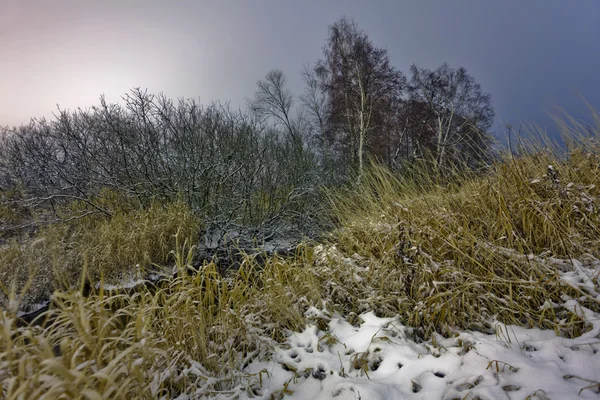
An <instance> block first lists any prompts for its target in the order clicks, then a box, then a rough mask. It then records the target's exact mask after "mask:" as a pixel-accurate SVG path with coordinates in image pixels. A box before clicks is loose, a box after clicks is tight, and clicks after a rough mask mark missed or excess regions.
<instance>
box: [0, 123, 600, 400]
mask: <svg viewBox="0 0 600 400" xmlns="http://www.w3.org/2000/svg"><path fill="white" fill-rule="evenodd" d="M598 133H600V132H598ZM572 138H573V140H574V143H573V144H572V146H571V150H570V153H569V155H568V157H564V156H563V155H560V156H559V155H556V154H555V153H554V152H552V151H549V150H544V149H543V148H542V147H544V146H541V147H540V146H538V149H537V151H536V152H535V153H534V154H533V155H529V156H524V157H520V158H513V157H507V158H506V159H505V160H503V161H502V162H499V163H498V164H497V165H494V166H493V168H492V169H491V171H489V172H488V173H486V174H484V175H475V174H463V175H460V176H458V177H455V178H454V179H453V180H452V182H451V183H448V182H447V181H441V180H439V179H438V178H437V177H436V176H435V175H434V174H430V173H422V172H420V173H419V172H418V171H415V172H414V173H413V174H412V175H411V177H410V178H404V179H399V178H397V177H396V176H394V175H392V174H391V173H389V172H388V171H386V170H385V169H383V168H378V167H374V168H373V169H372V170H371V171H370V172H369V173H368V174H367V175H366V176H365V177H364V179H363V180H362V182H361V184H360V185H359V186H358V187H354V188H353V189H352V191H351V192H345V193H340V192H337V193H331V194H330V198H331V201H332V210H333V214H334V216H335V218H336V219H337V220H338V222H339V223H340V229H339V230H338V231H336V232H334V233H332V235H331V238H330V240H329V243H325V244H321V245H305V246H301V247H300V248H299V249H298V252H297V255H296V256H295V257H292V258H290V259H280V258H277V257H274V258H272V259H269V260H268V261H267V263H266V265H264V266H259V265H258V264H257V263H255V262H254V260H253V259H252V258H250V257H248V258H247V259H246V260H245V262H244V263H243V264H242V267H241V268H240V270H239V271H238V273H237V274H236V275H234V276H231V277H228V278H226V279H225V278H222V277H221V276H220V275H219V274H218V273H217V271H216V268H215V266H214V265H212V264H209V265H207V266H205V267H204V268H203V270H202V271H201V272H200V273H198V274H196V275H191V276H190V275H188V274H185V273H181V274H178V277H177V278H175V279H173V280H171V281H169V282H167V283H165V284H164V285H163V286H161V287H160V288H142V289H140V290H139V291H137V292H136V293H134V294H131V295H124V294H123V295H116V296H115V295H112V296H111V295H109V294H108V293H105V292H104V291H103V290H100V291H99V292H98V293H92V294H91V295H90V296H88V297H83V296H81V295H80V294H79V293H78V292H76V291H66V292H55V294H54V296H53V299H54V304H53V307H52V309H51V310H50V311H49V312H48V313H47V314H46V315H45V316H43V317H52V318H54V319H55V323H54V324H53V325H52V326H50V327H47V328H42V327H40V326H31V327H24V328H17V327H16V326H15V313H16V306H17V302H16V301H13V302H11V303H10V307H8V308H7V309H4V310H2V315H1V317H0V318H1V320H0V329H1V330H0V371H2V372H1V373H0V382H1V383H0V384H1V385H2V387H1V389H0V390H1V391H3V394H4V395H5V396H6V397H7V398H18V397H19V396H24V397H25V398H36V397H38V396H39V395H40V394H41V393H49V394H50V395H49V397H59V396H61V395H63V396H68V397H77V396H78V395H81V396H82V397H85V396H87V397H88V398H100V397H99V396H103V397H105V398H106V397H110V398H124V399H125V398H127V399H130V398H155V397H157V396H159V395H165V396H168V397H176V396H177V395H178V394H179V393H183V392H186V393H193V392H196V393H202V394H205V395H210V394H215V393H216V392H217V391H219V392H223V393H225V394H227V393H230V394H233V393H236V391H239V390H248V391H252V390H253V389H255V388H257V387H258V386H260V382H261V378H262V374H258V375H255V376H251V377H250V376H246V375H245V374H244V373H243V372H242V371H243V369H244V367H245V366H246V365H247V364H248V362H249V360H251V359H256V358H260V357H268V356H269V350H270V349H271V347H272V344H273V343H274V341H281V340H282V339H283V338H285V337H286V335H287V334H288V333H289V331H290V330H299V329H302V328H303V327H304V326H305V324H306V323H307V322H314V323H316V324H317V326H319V327H320V328H321V329H326V327H327V325H326V322H327V320H328V318H329V317H330V316H331V315H333V313H334V312H337V313H341V314H342V315H344V316H345V317H346V318H348V320H349V321H351V322H355V323H356V322H359V318H358V315H359V314H361V313H362V312H364V311H367V310H374V311H375V312H376V313H377V314H378V315H380V316H396V315H400V316H401V318H402V320H403V323H405V324H406V325H409V326H412V327H413V328H415V333H416V334H417V335H418V336H420V337H422V338H424V339H426V338H428V337H429V336H430V335H431V334H432V333H433V332H434V331H437V332H439V333H442V334H444V335H447V336H449V335H452V334H453V333H455V332H456V330H457V329H479V330H482V331H488V330H492V329H493V322H494V321H500V322H504V323H510V324H518V325H522V326H539V327H543V328H551V329H555V330H556V332H557V333H558V334H561V335H564V336H577V335H579V334H581V333H582V332H584V331H585V330H586V329H587V328H588V327H587V325H586V321H585V319H584V317H583V316H582V313H581V312H580V310H578V308H577V307H576V308H574V309H567V308H565V307H564V306H563V305H564V302H565V298H566V297H565V296H567V297H570V298H574V299H577V300H578V302H579V304H580V305H581V306H583V307H587V308H590V309H593V310H595V311H596V312H598V311H600V304H599V301H598V298H597V297H596V296H597V293H596V292H597V291H598V287H599V284H600V282H599V274H596V275H595V277H594V278H593V284H594V285H593V286H594V289H592V288H590V287H589V285H588V286H587V288H586V287H584V286H578V285H576V284H572V283H571V284H569V283H567V282H565V281H564V280H561V279H560V275H559V271H561V270H569V269H572V268H575V267H576V266H577V265H580V264H578V263H584V264H588V265H591V266H593V267H594V268H596V269H595V270H596V271H597V270H598V268H597V265H596V266H594V263H596V259H597V257H598V256H599V254H598V248H600V246H599V243H598V240H599V239H598V238H599V237H600V235H598V229H599V227H600V224H599V222H600V221H599V220H598V219H599V218H600V210H599V208H598V207H600V205H599V201H598V196H599V195H600V151H599V150H600V145H599V143H598V141H597V139H596V138H591V139H589V138H588V139H581V138H578V139H577V140H575V139H574V138H575V136H572ZM575 142H577V143H575ZM550 165H551V166H552V168H549V166H550ZM442 182H444V183H443V184H442ZM155 218H158V217H156V216H152V217H150V216H148V219H146V221H148V222H150V221H154V220H155ZM170 220H172V219H170ZM115 221H117V222H115V224H116V226H120V227H121V228H120V229H118V231H119V232H126V231H127V229H125V226H126V225H127V224H129V222H127V223H124V222H123V223H119V222H118V221H119V220H118V219H117V220H115ZM105 223H106V224H107V225H106V226H105V229H104V230H102V229H100V230H99V231H101V232H105V233H106V235H109V236H110V233H111V232H112V230H111V228H110V224H111V223H112V222H111V221H107V222H105ZM144 226H145V225H144ZM152 226H153V228H148V229H147V230H143V229H142V227H141V226H131V231H132V232H134V231H138V230H140V229H142V231H144V232H146V234H144V235H142V236H143V237H153V234H152V232H156V233H158V232H164V231H163V230H162V228H163V227H164V225H163V224H162V223H160V224H154V225H152ZM169 226H173V229H172V230H171V231H170V232H171V235H172V236H169V238H170V239H168V240H167V238H166V237H165V236H163V239H161V240H159V243H164V246H162V247H161V249H162V250H161V254H162V255H163V256H164V254H165V252H164V250H166V248H167V247H168V246H171V247H174V248H175V249H176V251H175V252H174V253H173V256H174V261H175V262H176V264H177V266H178V268H179V269H180V270H181V271H182V272H183V271H184V270H185V269H187V268H188V267H189V265H190V263H191V254H192V253H191V249H190V248H189V247H188V246H186V245H185V244H184V243H182V242H183V240H182V238H183V237H185V236H182V234H180V235H174V232H173V230H175V231H176V230H177V224H176V223H175V224H173V225H169ZM117 236H118V235H117ZM98 237H102V236H101V235H91V236H86V237H85V240H84V241H83V242H82V243H86V242H87V241H92V242H93V240H94V238H98ZM115 240H117V239H114V240H113V239H110V240H108V239H107V240H106V242H104V241H103V242H102V243H115ZM118 241H121V242H119V243H136V244H135V245H132V246H131V247H130V249H131V250H134V249H136V252H135V253H129V252H125V253H122V254H121V255H117V259H116V260H111V262H110V263H108V264H102V262H103V261H102V260H103V259H102V258H93V257H92V258H91V259H92V260H94V265H96V264H98V265H113V264H114V263H116V264H117V265H121V267H120V268H122V266H123V265H129V264H131V263H134V262H138V261H137V260H139V259H140V258H139V257H142V258H141V259H142V260H143V259H144V256H143V254H145V252H144V251H143V250H144V249H148V250H149V249H151V248H152V247H153V244H152V243H155V242H154V241H144V240H141V239H135V241H132V238H131V237H128V236H126V235H124V236H118ZM90 246H91V245H89V246H88V248H89V247H90ZM106 246H108V245H106ZM106 246H105V245H101V246H99V247H95V246H91V247H92V248H94V249H97V250H95V251H94V253H95V254H98V255H101V254H106V255H108V254H115V253H113V252H112V251H103V250H102V249H109V248H111V247H110V246H109V247H106ZM132 254H136V257H134V258H135V259H134V258H131V259H129V258H128V257H130V256H131V255H132ZM121 257H124V258H121ZM159 259H160V257H159ZM89 260H90V258H89V256H88V262H89ZM159 261H160V260H159ZM74 265H77V264H74ZM90 268H97V267H93V266H92V264H91V263H90ZM58 353H59V354H60V356H57V355H56V354H58ZM265 373H267V372H265Z"/></svg>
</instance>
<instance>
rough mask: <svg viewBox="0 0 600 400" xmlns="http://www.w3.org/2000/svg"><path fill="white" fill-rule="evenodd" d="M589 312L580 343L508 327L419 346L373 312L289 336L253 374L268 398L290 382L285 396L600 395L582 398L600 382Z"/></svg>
mask: <svg viewBox="0 0 600 400" xmlns="http://www.w3.org/2000/svg"><path fill="white" fill-rule="evenodd" d="M586 316H587V318H588V321H590V322H591V323H592V324H593V329H592V330H591V331H589V332H587V333H586V334H584V335H582V336H581V337H579V338H576V339H566V338H561V337H557V336H556V335H555V333H554V332H553V331H549V330H540V329H525V328H521V327H517V326H506V327H504V326H502V327H499V328H498V332H499V333H498V334H497V335H488V334H483V333H479V332H463V333H461V334H460V335H459V336H458V337H453V338H443V337H441V336H438V338H436V343H434V342H433V341H429V342H425V343H419V342H418V341H416V340H414V338H413V337H412V335H411V332H412V330H411V329H410V328H407V327H405V326H403V325H402V324H400V323H399V322H398V321H395V320H393V319H390V318H378V317H376V316H375V315H374V314H373V313H366V314H363V315H361V319H362V321H364V322H363V323H362V324H361V325H360V326H359V327H354V326H352V325H351V324H349V323H348V322H346V321H345V320H343V319H340V318H334V319H332V320H331V321H330V322H329V329H328V332H323V331H319V330H318V329H317V327H316V326H314V325H311V326H308V327H307V328H306V329H305V330H304V331H303V332H297V333H293V334H291V335H290V336H289V338H288V340H287V342H286V343H284V344H282V345H280V346H279V347H278V348H277V351H276V352H275V355H274V356H273V360H272V361H254V362H252V363H251V364H250V366H249V367H248V371H247V372H249V373H258V372H259V371H261V370H266V371H268V372H269V376H268V377H267V378H265V377H263V386H262V391H261V396H260V398H269V397H270V396H271V395H276V394H277V393H281V391H282V389H283V388H284V387H285V388H286V389H287V392H286V393H287V395H286V396H285V398H286V399H288V398H289V399H369V400H378V399H381V400H383V399H442V398H444V399H445V398H465V397H467V398H476V397H477V396H479V397H480V398H515V399H516V398H525V397H527V396H532V397H531V398H540V399H541V398H553V399H554V398H556V399H566V398H582V399H597V398H598V394H597V388H596V389H594V388H590V389H585V390H583V391H582V392H581V394H580V395H578V393H579V391H580V390H581V389H583V388H585V387H587V386H590V385H592V384H594V383H599V382H600V368H599V367H600V340H598V339H599V338H600V319H599V315H598V314H595V313H592V312H591V311H589V310H586ZM247 396H248V394H247V393H245V394H242V396H241V398H249V397H247ZM535 396H537V397H535ZM544 396H546V397H544ZM255 398H256V397H255Z"/></svg>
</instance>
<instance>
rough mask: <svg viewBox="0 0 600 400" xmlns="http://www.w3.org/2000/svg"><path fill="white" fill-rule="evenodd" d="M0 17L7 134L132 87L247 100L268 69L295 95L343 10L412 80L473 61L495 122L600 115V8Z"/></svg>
mask: <svg viewBox="0 0 600 400" xmlns="http://www.w3.org/2000/svg"><path fill="white" fill-rule="evenodd" d="M0 9H1V12H0V125H5V124H9V125H13V124H19V123H22V122H26V121H27V120H28V119H29V118H30V117H33V116H43V115H49V114H50V113H51V112H52V111H53V110H54V109H55V105H56V104H57V103H58V104H60V105H61V107H63V108H75V107H78V106H81V107H82V108H83V107H87V106H90V105H92V104H96V103H97V99H98V96H99V95H100V94H102V93H105V94H106V95H107V98H108V99H109V100H114V101H117V100H118V99H119V97H120V96H121V95H122V94H123V93H125V92H126V91H128V90H129V89H130V88H132V87H136V86H140V87H143V88H148V89H150V90H151V91H153V92H161V91H162V92H164V93H165V94H167V95H168V96H170V97H194V98H200V100H201V101H202V102H203V103H204V102H209V101H211V100H222V101H226V100H230V101H231V102H232V104H234V105H241V104H243V99H244V98H245V97H249V96H251V95H252V92H253V91H254V88H255V83H256V80H257V79H259V78H261V77H262V76H263V75H264V74H265V73H266V72H267V71H268V70H270V69H272V68H279V69H282V70H283V71H284V72H285V73H286V75H287V76H288V78H289V81H290V85H291V86H290V88H291V89H292V90H293V91H294V92H295V93H296V94H300V92H301V90H302V84H301V79H300V71H301V69H302V66H303V64H304V63H313V62H314V61H316V60H317V59H318V58H319V57H320V55H321V48H322V46H323V44H324V41H325V38H326V35H327V27H328V25H330V24H331V23H333V22H334V21H335V20H336V19H338V18H339V17H340V16H342V15H346V16H349V17H352V18H354V19H356V21H357V22H358V23H359V25H360V26H361V27H362V28H363V29H364V30H365V31H366V32H367V33H368V34H369V35H370V37H371V38H372V39H373V41H374V42H375V43H377V44H378V45H380V46H383V47H386V48H387V49H388V50H389V53H390V55H391V58H392V61H393V62H394V64H395V65H396V66H397V67H399V68H400V69H401V70H403V71H405V72H408V68H409V66H410V65H411V64H412V63H416V64H418V65H419V66H423V67H427V68H435V67H437V66H438V65H439V64H441V63H443V62H448V63H449V64H450V65H451V66H453V67H457V66H459V65H462V66H465V67H466V68H467V69H468V71H469V72H470V73H471V74H472V75H473V76H474V77H475V78H476V79H477V80H478V81H479V82H480V83H481V85H482V86H483V88H484V90H485V91H488V92H490V93H491V94H492V99H493V104H494V107H495V109H496V112H497V120H498V121H500V120H502V121H510V122H512V124H513V125H519V123H520V122H527V123H530V122H536V123H538V124H540V125H542V126H548V127H551V126H552V125H553V124H552V122H551V120H550V119H549V118H548V116H547V114H546V113H547V111H549V110H552V109H553V107H555V106H561V107H563V108H564V109H565V110H566V111H567V112H569V113H571V114H572V115H574V116H575V117H585V116H586V115H588V114H587V111H586V106H585V104H584V102H583V100H582V97H583V98H585V99H586V100H587V101H588V102H590V103H591V104H592V105H595V106H596V107H597V108H600V79H599V78H598V74H599V73H600V0H527V1H523V0H497V1H493V2H492V1H483V0H461V1H459V0H439V1H427V0H420V1H416V0H415V1H399V0H397V1H393V0H390V1H364V0H363V1H341V0H340V1H333V0H331V1H328V0H296V1H291V0H289V1H288V0H271V1H267V0H238V1H233V0H219V1H216V0H215V1H183V0H181V1H149V0H145V1H134V0H127V1H114V0H104V1H94V2H92V1H86V0H71V1H65V0H54V1H44V0H38V1H27V0H0ZM494 129H495V130H496V131H497V132H498V131H500V124H499V123H496V124H495V126H494Z"/></svg>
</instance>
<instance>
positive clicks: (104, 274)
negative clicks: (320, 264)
mask: <svg viewBox="0 0 600 400" xmlns="http://www.w3.org/2000/svg"><path fill="white" fill-rule="evenodd" d="M68 207H69V209H70V210H69V213H70V214H69V215H72V214H73V213H76V212H77V210H78V209H80V210H79V211H81V210H82V209H83V206H82V205H81V204H76V203H71V204H70V205H69V206H68ZM113 210H114V211H113V212H112V215H110V216H108V215H105V214H102V213H94V214H91V215H86V216H84V217H81V218H77V219H72V220H69V221H68V222H59V223H54V224H51V225H48V226H45V227H43V228H41V229H40V231H39V232H38V233H37V235H36V236H35V237H34V238H33V240H30V241H25V242H23V243H20V242H18V241H17V240H12V241H10V242H9V243H7V244H5V245H4V246H2V247H0V282H1V283H2V286H3V288H4V292H5V293H4V295H5V297H4V298H5V300H6V298H7V295H8V292H10V291H11V290H14V291H15V292H16V293H21V292H23V290H24V289H25V288H27V290H25V291H24V292H23V293H22V295H21V297H22V298H23V305H24V306H27V305H29V304H35V303H36V302H40V301H44V300H47V299H48V298H49V297H50V295H51V294H52V292H53V291H54V290H55V289H58V288H64V289H68V288H72V287H75V288H76V287H77V285H78V282H80V280H81V278H82V274H83V273H84V269H85V275H86V276H85V278H86V279H87V281H88V282H89V283H90V284H96V283H98V282H99V281H100V279H101V278H102V279H103V280H104V281H105V282H106V283H111V284H118V283H120V282H121V281H123V280H128V279H135V278H138V277H143V276H144V274H146V273H147V272H148V270H149V269H150V268H153V265H155V264H160V265H165V263H166V261H167V257H168V255H169V253H170V252H171V250H172V249H174V248H175V235H176V234H177V233H179V234H180V235H184V236H185V237H189V238H191V239H192V240H197V239H198V235H199V230H200V229H201V225H200V222H199V221H198V219H197V218H196V217H195V216H194V214H193V213H192V212H191V211H190V209H189V207H188V206H187V205H186V204H184V203H182V202H172V203H169V204H164V205H163V204H160V203H158V202H155V203H152V204H151V205H150V206H149V207H147V208H136V207H132V206H126V207H125V206H123V207H114V208H113ZM84 266H85V268H84Z"/></svg>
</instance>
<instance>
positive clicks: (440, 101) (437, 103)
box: [0, 18, 494, 231]
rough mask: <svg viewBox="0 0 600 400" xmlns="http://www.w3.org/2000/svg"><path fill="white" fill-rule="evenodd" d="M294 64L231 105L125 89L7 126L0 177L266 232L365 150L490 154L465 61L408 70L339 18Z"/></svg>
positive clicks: (486, 113)
mask: <svg viewBox="0 0 600 400" xmlns="http://www.w3.org/2000/svg"><path fill="white" fill-rule="evenodd" d="M302 76H303V80H304V83H305V88H304V92H303V93H301V94H300V95H299V96H297V97H296V96H294V94H293V93H292V92H291V91H290V90H289V88H288V87H287V80H286V76H285V74H284V73H283V72H282V71H280V70H272V71H270V72H268V73H267V74H266V75H265V76H264V78H262V79H260V80H259V81H258V82H257V88H256V92H255V93H254V95H253V96H252V97H251V98H250V99H248V101H247V107H246V108H245V109H242V110H233V109H231V108H230V107H228V106H227V105H222V104H218V103H213V104H210V105H208V106H202V105H200V104H198V103H196V102H195V101H193V100H179V101H173V100H170V99H168V98H166V97H165V96H163V95H153V94H149V93H148V92H147V91H143V90H141V89H134V90H132V91H131V92H130V93H129V94H127V95H125V96H124V98H123V102H122V103H121V104H111V103H108V102H107V101H106V100H105V99H104V98H102V97H101V99H100V104H99V105H98V106H95V107H92V108H91V109H88V110H81V109H78V110H76V111H66V110H60V109H59V110H58V111H57V112H56V113H55V118H53V119H52V120H45V119H33V120H32V121H31V122H30V123H29V124H27V125H22V126H20V127H18V128H15V129H8V128H5V129H3V133H2V137H1V138H0V139H1V143H0V189H2V190H4V191H6V190H7V188H9V187H17V186H18V187H19V188H20V190H21V191H22V193H23V195H24V198H25V201H27V202H28V203H27V204H28V206H30V207H34V208H41V209H44V210H54V209H55V207H56V206H57V204H60V203H62V202H65V201H68V200H72V199H77V200H79V201H80V202H83V203H85V204H88V206H89V207H88V209H87V210H86V212H89V213H105V214H107V215H110V214H111V212H113V211H112V210H110V209H107V208H106V207H103V206H102V205H100V204H97V203H96V202H95V200H94V196H95V195H97V194H98V193H100V192H101V191H102V190H107V189H108V190H112V191H116V192H118V193H120V194H121V195H123V197H124V198H126V199H134V200H135V201H136V202H139V203H140V204H149V202H151V201H154V200H157V199H158V200H172V199H175V198H181V199H183V200H185V201H186V202H187V203H188V204H189V205H190V206H191V207H192V209H193V210H194V211H196V212H198V213H200V214H201V215H202V216H203V217H204V218H205V219H206V221H209V222H210V223H211V224H214V225H215V226H220V227H231V226H246V227H248V226H252V227H262V228H264V227H269V230H271V231H273V230H276V226H280V225H286V224H288V223H289V221H291V220H293V221H294V224H300V222H303V223H304V224H305V225H306V226H310V225H311V224H312V223H313V222H314V215H311V212H310V210H314V209H315V207H314V206H315V204H318V203H319V196H320V195H319V191H318V188H319V186H321V185H339V184H345V183H351V182H355V181H356V180H357V179H360V177H361V175H362V173H363V171H364V169H365V167H366V165H367V162H368V160H369V159H372V160H375V161H377V162H380V163H384V164H385V165H387V166H388V167H389V168H392V169H395V170H402V168H405V167H406V166H408V165H410V164H411V163H412V162H414V161H415V160H426V161H427V162H428V163H430V165H432V166H433V167H434V168H435V169H436V170H438V171H442V172H443V171H446V170H451V169H453V168H455V167H456V166H457V165H460V166H462V167H468V168H477V167H479V166H481V165H485V163H486V162H488V161H489V159H490V157H491V139H492V135H491V133H490V132H489V129H490V127H491V125H492V122H493V118H494V110H493V108H492V106H491V98H490V95H489V94H487V93H484V92H483V91H482V89H481V86H480V85H479V84H478V83H477V82H476V81H475V80H474V79H473V77H472V76H471V75H469V74H468V72H467V71H466V69H465V68H462V67H460V68H451V67H450V66H448V65H446V64H443V65H441V66H440V67H438V68H436V69H433V70H430V69H426V68H420V67H418V66H416V65H413V66H412V67H411V69H410V71H409V73H408V75H406V74H404V73H403V72H402V71H400V70H398V69H397V68H396V67H394V66H393V65H392V63H391V61H390V57H389V54H388V51H387V49H385V48H382V47H378V46H377V45H376V44H375V43H373V41H372V40H371V39H370V38H369V37H368V35H367V34H366V33H365V32H364V31H363V30H361V29H360V28H359V26H358V24H357V23H356V22H355V21H353V20H351V19H347V18H341V19H339V20H338V21H336V22H335V23H333V24H332V25H331V26H330V27H329V31H328V36H327V38H326V41H325V44H324V46H323V53H322V57H321V59H319V60H318V61H317V62H316V63H314V64H313V65H307V66H305V68H304V70H303V72H302ZM299 221H300V222H299Z"/></svg>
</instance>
